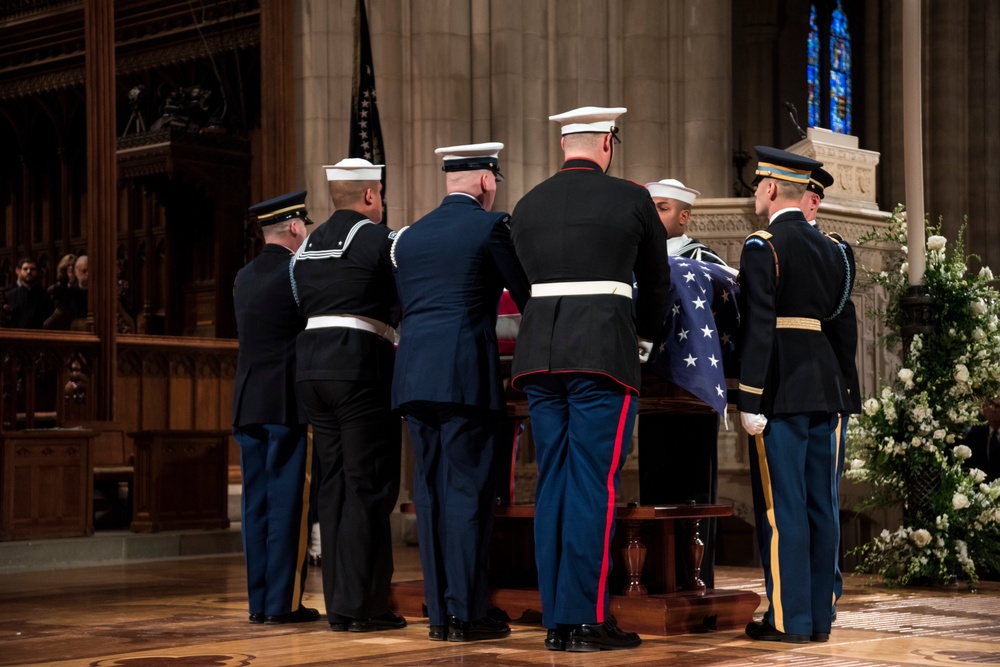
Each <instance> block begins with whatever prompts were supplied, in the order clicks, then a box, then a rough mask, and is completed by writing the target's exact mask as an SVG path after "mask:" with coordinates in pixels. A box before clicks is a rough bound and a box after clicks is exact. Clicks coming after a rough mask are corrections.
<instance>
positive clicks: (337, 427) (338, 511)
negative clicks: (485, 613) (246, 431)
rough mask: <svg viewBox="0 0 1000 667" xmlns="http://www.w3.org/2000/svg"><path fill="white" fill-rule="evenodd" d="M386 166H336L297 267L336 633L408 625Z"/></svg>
mask: <svg viewBox="0 0 1000 667" xmlns="http://www.w3.org/2000/svg"><path fill="white" fill-rule="evenodd" d="M381 170H382V165H373V164H372V163H370V162H368V161H367V160H363V159H361V158H349V159H346V160H342V161H341V162H338V163H337V164H335V165H333V166H331V167H327V168H326V173H327V179H328V180H329V182H330V195H331V197H332V199H333V204H334V206H335V207H336V211H335V212H334V213H333V215H332V216H330V219H329V220H327V221H326V222H325V223H323V225H322V226H321V227H319V229H317V230H316V231H315V232H313V233H312V234H310V235H309V238H308V239H306V241H305V243H303V245H302V247H301V248H299V251H298V252H297V253H296V255H295V259H294V283H293V287H294V289H295V291H296V299H297V300H298V302H299V305H300V311H301V313H302V315H304V316H305V317H306V318H308V322H307V323H306V328H305V331H303V332H302V333H300V334H299V338H298V346H297V349H296V356H297V359H298V370H297V373H296V381H297V384H298V389H299V396H300V397H301V398H302V403H303V405H305V408H306V411H307V412H308V414H309V423H311V424H312V427H313V442H314V444H315V447H316V455H317V456H318V457H319V468H320V481H319V484H320V487H319V493H318V498H319V526H320V541H321V543H322V553H323V558H322V562H321V566H322V568H323V597H324V598H325V601H326V615H327V621H329V623H330V629H331V630H333V631H335V632H343V631H350V632H370V631H376V630H393V629H398V628H402V627H405V626H406V620H405V619H404V618H403V617H402V616H399V615H397V614H395V613H394V612H392V611H390V610H389V585H390V583H391V581H392V572H393V562H392V534H391V531H390V525H389V515H390V514H391V513H392V511H393V509H394V508H395V506H396V499H397V497H398V495H399V471H400V460H399V457H400V423H399V418H398V417H395V416H394V415H393V414H392V412H391V411H390V409H389V397H390V396H389V392H390V389H391V387H392V364H393V338H394V333H393V330H392V326H393V325H395V323H396V320H397V316H398V305H397V304H398V301H397V297H396V284H395V281H394V280H393V277H392V264H391V262H390V258H389V253H390V249H391V247H392V239H393V237H394V236H395V232H392V231H390V230H389V229H388V228H387V227H386V226H385V225H380V224H378V223H379V222H380V221H381V220H382V185H381V183H380V182H379V180H380V177H381V175H382V171H381Z"/></svg>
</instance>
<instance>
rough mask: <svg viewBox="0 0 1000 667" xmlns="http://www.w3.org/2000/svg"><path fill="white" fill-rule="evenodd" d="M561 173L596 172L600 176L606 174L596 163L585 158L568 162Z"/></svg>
mask: <svg viewBox="0 0 1000 667" xmlns="http://www.w3.org/2000/svg"><path fill="white" fill-rule="evenodd" d="M559 171H596V172H598V173H600V174H603V173H604V170H603V169H601V167H600V166H599V165H598V164H597V163H596V162H594V161H593V160H585V159H583V158H573V159H570V160H566V162H564V163H563V166H562V168H561V169H560V170H559Z"/></svg>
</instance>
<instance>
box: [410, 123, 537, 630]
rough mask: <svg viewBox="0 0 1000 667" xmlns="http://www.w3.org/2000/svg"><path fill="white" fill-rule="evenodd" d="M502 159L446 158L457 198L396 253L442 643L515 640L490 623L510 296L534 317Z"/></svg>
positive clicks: (435, 619) (427, 586) (475, 147)
mask: <svg viewBox="0 0 1000 667" xmlns="http://www.w3.org/2000/svg"><path fill="white" fill-rule="evenodd" d="M502 148H503V144H501V143H485V144H472V145H467V146H451V147H448V148H438V149H437V150H436V151H435V153H437V154H438V155H440V156H441V158H442V159H443V161H444V167H443V169H444V172H445V179H446V182H447V188H448V194H447V196H446V197H445V198H444V200H443V201H442V202H441V205H440V206H438V207H437V208H436V209H434V210H433V211H431V212H430V213H428V214H427V215H425V216H424V217H422V218H420V219H419V220H417V221H416V222H415V223H413V224H412V225H411V226H409V227H404V228H403V229H401V230H400V232H399V236H398V237H397V239H396V242H395V244H394V246H393V261H394V263H395V265H396V280H397V284H398V286H399V297H400V302H401V305H402V309H403V321H402V324H401V327H400V338H399V351H398V354H397V356H396V377H395V380H394V383H393V391H392V401H393V406H394V407H396V408H398V409H399V410H400V411H401V412H402V413H403V414H404V415H405V417H406V427H407V429H408V431H409V434H410V440H411V441H412V443H413V451H414V459H415V466H416V470H415V474H414V483H413V487H414V488H413V500H414V505H415V506H416V510H417V534H418V536H419V540H420V561H421V565H422V566H423V573H424V596H425V600H426V604H427V615H428V617H429V618H430V632H429V636H430V638H431V639H435V640H445V639H447V640H449V641H474V640H479V639H497V638H501V637H506V636H507V635H509V634H510V628H509V627H508V626H507V624H506V623H504V622H502V621H498V620H494V619H493V618H491V617H489V616H487V615H486V611H487V607H486V604H487V599H488V591H487V572H486V565H487V557H488V554H489V543H490V534H491V531H492V525H493V500H494V493H495V490H494V478H493V457H494V447H495V446H496V442H495V441H496V437H497V432H498V427H499V425H500V421H501V418H502V417H503V416H504V415H505V414H506V409H507V404H506V401H505V399H504V392H503V383H502V377H501V374H500V360H499V356H498V353H497V336H496V323H497V304H498V302H499V300H500V293H501V292H502V291H503V288H504V287H507V288H508V289H509V290H510V293H511V296H512V297H513V298H514V301H515V302H516V303H517V305H518V307H521V308H523V307H524V304H525V302H526V301H527V299H528V281H527V278H525V276H524V271H522V269H521V265H520V264H519V263H518V261H517V257H516V256H515V254H514V246H513V244H512V243H511V240H510V228H509V226H508V222H509V220H510V217H509V216H508V215H507V214H506V213H503V212H491V209H492V207H493V200H494V197H495V195H496V184H497V182H498V181H501V180H503V175H502V174H501V173H500V167H499V160H498V157H497V156H498V155H499V152H500V150H501V149H502Z"/></svg>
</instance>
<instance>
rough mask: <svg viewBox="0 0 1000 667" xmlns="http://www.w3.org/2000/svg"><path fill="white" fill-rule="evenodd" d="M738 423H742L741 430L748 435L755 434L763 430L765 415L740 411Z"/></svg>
mask: <svg viewBox="0 0 1000 667" xmlns="http://www.w3.org/2000/svg"><path fill="white" fill-rule="evenodd" d="M740 423H741V424H743V430H744V431H746V432H747V433H748V434H749V435H757V434H758V433H763V432H764V427H765V426H767V417H765V416H764V415H754V414H751V413H749V412H741V413H740Z"/></svg>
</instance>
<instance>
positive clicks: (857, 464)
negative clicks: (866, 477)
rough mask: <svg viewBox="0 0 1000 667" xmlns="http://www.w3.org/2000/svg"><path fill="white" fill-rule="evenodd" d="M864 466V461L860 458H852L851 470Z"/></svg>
mask: <svg viewBox="0 0 1000 667" xmlns="http://www.w3.org/2000/svg"><path fill="white" fill-rule="evenodd" d="M864 467H865V462H864V461H862V460H861V459H854V460H853V461H851V470H861V469H862V468H864Z"/></svg>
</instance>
